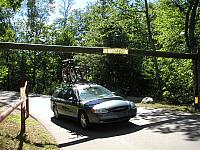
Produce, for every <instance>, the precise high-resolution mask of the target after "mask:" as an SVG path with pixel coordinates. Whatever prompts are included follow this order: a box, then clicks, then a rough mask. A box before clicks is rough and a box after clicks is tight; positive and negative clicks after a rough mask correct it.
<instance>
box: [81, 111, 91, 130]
mask: <svg viewBox="0 0 200 150" xmlns="http://www.w3.org/2000/svg"><path fill="white" fill-rule="evenodd" d="M79 123H80V126H81V128H83V129H88V127H89V125H90V123H89V119H88V116H87V115H86V113H85V112H82V111H81V112H80V113H79Z"/></svg>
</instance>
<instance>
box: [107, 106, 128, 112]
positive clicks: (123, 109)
mask: <svg viewBox="0 0 200 150" xmlns="http://www.w3.org/2000/svg"><path fill="white" fill-rule="evenodd" d="M128 109H129V107H128V106H121V107H115V108H112V109H110V110H109V111H111V112H120V111H125V110H128Z"/></svg>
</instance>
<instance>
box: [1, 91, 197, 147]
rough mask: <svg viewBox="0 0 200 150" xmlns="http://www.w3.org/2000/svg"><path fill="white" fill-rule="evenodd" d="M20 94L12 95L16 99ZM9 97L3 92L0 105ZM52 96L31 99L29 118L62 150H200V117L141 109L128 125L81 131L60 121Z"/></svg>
mask: <svg viewBox="0 0 200 150" xmlns="http://www.w3.org/2000/svg"><path fill="white" fill-rule="evenodd" d="M16 95H17V93H15V94H14V93H13V95H12V94H10V97H12V99H14V96H16ZM6 96H7V98H9V94H6V93H4V96H3V94H2V92H0V104H2V103H4V104H8V103H10V102H11V100H9V102H6V100H5V99H6V98H5V97H6ZM49 99H50V97H49V96H31V97H30V114H31V115H32V116H33V117H34V118H36V119H37V120H39V121H40V122H41V123H42V124H43V125H44V126H45V128H46V129H47V130H48V131H49V132H50V133H51V134H52V135H53V137H54V138H55V139H56V141H57V143H58V145H59V148H60V149H63V150H65V149H66V150H68V149H69V150H80V149H81V150H199V149H200V116H199V115H192V114H189V113H182V112H171V111H165V110H161V109H153V110H146V109H144V108H138V115H137V117H136V118H132V119H131V120H130V122H129V123H120V124H111V125H95V126H92V127H91V129H90V130H89V131H84V130H82V129H81V128H80V127H79V125H78V122H76V121H72V120H69V119H66V118H61V119H60V120H57V119H55V118H54V117H53V112H52V111H51V109H50V100H49Z"/></svg>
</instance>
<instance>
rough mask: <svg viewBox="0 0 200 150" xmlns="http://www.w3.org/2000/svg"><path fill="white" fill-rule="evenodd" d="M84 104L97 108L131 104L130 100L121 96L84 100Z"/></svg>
mask: <svg viewBox="0 0 200 150" xmlns="http://www.w3.org/2000/svg"><path fill="white" fill-rule="evenodd" d="M82 104H83V105H84V106H86V107H93V108H96V109H101V108H106V109H111V108H115V107H122V106H130V102H129V101H127V100H125V99H123V98H122V97H120V96H115V97H109V98H102V99H97V100H88V101H82Z"/></svg>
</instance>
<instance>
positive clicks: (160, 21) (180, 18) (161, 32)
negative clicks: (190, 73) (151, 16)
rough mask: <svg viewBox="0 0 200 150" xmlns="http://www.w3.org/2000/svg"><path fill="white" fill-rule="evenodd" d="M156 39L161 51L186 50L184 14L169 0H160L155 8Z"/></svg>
mask: <svg viewBox="0 0 200 150" xmlns="http://www.w3.org/2000/svg"><path fill="white" fill-rule="evenodd" d="M154 13H155V14H156V19H155V30H156V32H157V34H156V36H155V37H156V40H157V41H158V44H159V46H160V48H161V49H162V51H170V52H186V51H185V47H186V46H185V39H184V35H182V32H184V20H185V17H184V15H183V14H182V13H181V12H180V11H179V10H178V8H176V7H174V6H173V3H172V1H170V0H160V1H159V2H158V3H157V5H156V9H155V10H154Z"/></svg>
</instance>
